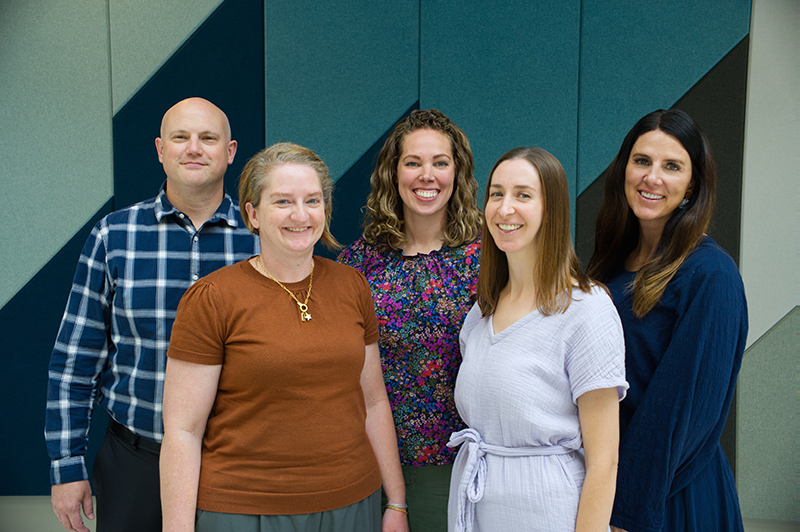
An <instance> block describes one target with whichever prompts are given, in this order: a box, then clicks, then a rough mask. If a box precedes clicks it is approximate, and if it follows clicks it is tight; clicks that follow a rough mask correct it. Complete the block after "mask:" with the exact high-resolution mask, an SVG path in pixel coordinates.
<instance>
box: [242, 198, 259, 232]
mask: <svg viewBox="0 0 800 532" xmlns="http://www.w3.org/2000/svg"><path fill="white" fill-rule="evenodd" d="M244 208H245V210H246V211H247V217H248V218H249V219H250V225H252V226H253V227H255V228H256V229H258V214H257V213H256V208H255V207H253V204H252V203H250V202H249V201H248V202H247V203H245V204H244Z"/></svg>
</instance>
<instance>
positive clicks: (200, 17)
mask: <svg viewBox="0 0 800 532" xmlns="http://www.w3.org/2000/svg"><path fill="white" fill-rule="evenodd" d="M220 3H222V0H182V1H179V2H175V1H172V2H164V1H163V0H136V2H131V1H129V0H108V15H109V16H108V20H109V24H110V27H111V31H110V36H111V70H112V75H111V82H112V83H111V90H112V94H113V98H114V112H116V111H119V110H120V108H122V106H123V105H125V103H127V101H128V100H129V99H130V98H131V97H132V96H133V95H134V94H136V92H137V91H138V89H139V88H141V86H142V85H144V84H145V83H146V82H147V81H148V80H149V79H150V76H152V75H153V74H154V73H155V72H156V71H157V70H158V69H159V68H160V67H161V65H163V64H164V62H165V61H166V60H167V59H169V57H170V56H171V55H172V53H173V52H174V51H175V50H176V49H177V48H178V47H179V46H180V45H181V44H182V43H183V42H184V41H185V40H186V39H187V38H189V37H190V36H192V34H193V33H194V31H195V30H196V29H197V27H198V26H199V25H200V24H201V23H202V22H203V21H204V20H205V19H206V17H208V15H209V14H210V13H211V12H213V11H214V10H215V9H216V8H217V7H218V6H219V5H220ZM212 46H216V44H211V43H209V47H212ZM195 60H196V61H197V63H195V64H196V65H198V64H203V62H204V60H205V53H203V54H202V55H201V56H198V57H197V58H195Z"/></svg>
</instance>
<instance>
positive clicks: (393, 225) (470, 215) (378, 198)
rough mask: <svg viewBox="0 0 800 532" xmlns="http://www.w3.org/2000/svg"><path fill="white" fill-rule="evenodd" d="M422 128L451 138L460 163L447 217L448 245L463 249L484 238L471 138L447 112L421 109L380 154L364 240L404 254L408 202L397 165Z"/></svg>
mask: <svg viewBox="0 0 800 532" xmlns="http://www.w3.org/2000/svg"><path fill="white" fill-rule="evenodd" d="M420 129H430V130H433V131H440V132H442V133H443V134H444V135H446V136H447V137H448V138H449V139H450V144H451V147H452V150H453V159H454V163H455V180H454V182H453V195H452V196H451V197H450V201H449V202H448V204H447V217H446V219H445V222H444V227H443V228H442V230H443V232H444V245H446V246H449V247H457V246H461V245H463V244H465V243H468V242H472V241H474V240H476V239H477V238H478V235H479V234H480V227H481V219H482V214H481V211H480V209H478V202H477V199H476V197H475V193H476V192H477V190H478V182H477V181H476V180H475V177H474V175H473V174H474V172H475V164H474V163H473V162H472V150H471V149H470V147H469V139H467V136H466V135H465V134H464V132H463V131H461V129H460V128H459V127H458V126H456V125H455V124H453V123H452V122H451V121H450V120H449V119H448V118H447V117H446V116H445V115H444V114H443V113H442V112H441V111H438V110H436V109H427V110H416V111H413V112H412V113H411V114H410V115H409V116H408V117H406V118H404V119H402V120H400V121H399V122H398V123H397V124H396V125H395V127H394V131H392V134H391V135H389V138H388V139H386V143H385V144H384V145H383V148H381V151H380V153H379V154H378V162H377V164H376V165H375V171H374V172H372V176H370V180H369V182H370V186H371V187H372V190H371V191H370V193H369V196H368V197H367V207H366V209H367V212H366V216H365V220H364V240H366V241H367V242H368V243H370V244H377V245H378V246H379V247H381V248H387V247H388V248H392V249H399V248H400V247H401V246H402V245H403V244H404V243H405V242H406V235H405V233H404V231H403V201H402V199H401V198H400V193H399V192H398V189H397V163H398V161H399V159H400V154H401V152H402V150H403V139H404V138H405V136H406V135H408V134H409V133H412V132H414V131H417V130H420Z"/></svg>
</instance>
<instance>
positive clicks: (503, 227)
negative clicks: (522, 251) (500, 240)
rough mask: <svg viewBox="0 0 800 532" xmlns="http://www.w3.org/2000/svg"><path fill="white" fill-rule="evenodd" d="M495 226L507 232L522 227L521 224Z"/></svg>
mask: <svg viewBox="0 0 800 532" xmlns="http://www.w3.org/2000/svg"><path fill="white" fill-rule="evenodd" d="M497 227H499V228H500V230H501V231H503V232H504V233H509V232H511V231H516V230H517V229H519V228H520V227H522V224H497Z"/></svg>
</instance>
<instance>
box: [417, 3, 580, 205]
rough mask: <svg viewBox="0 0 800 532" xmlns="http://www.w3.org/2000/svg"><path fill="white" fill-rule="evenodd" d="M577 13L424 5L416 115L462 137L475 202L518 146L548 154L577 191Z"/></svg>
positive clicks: (542, 6)
mask: <svg viewBox="0 0 800 532" xmlns="http://www.w3.org/2000/svg"><path fill="white" fill-rule="evenodd" d="M580 5H581V2H580V1H578V0H569V1H550V2H487V3H471V4H469V6H468V7H466V5H465V4H464V3H463V2H457V1H455V0H423V1H422V23H421V31H422V35H421V47H422V55H421V58H420V72H421V74H420V108H423V109H425V108H431V107H434V108H439V109H440V110H442V111H443V112H444V113H445V114H447V115H448V116H449V117H450V119H451V120H453V122H455V123H456V124H458V125H459V126H460V127H461V128H462V129H463V130H464V132H465V133H466V134H467V136H468V137H469V139H470V144H471V146H472V150H473V155H474V157H475V177H476V178H477V179H478V182H479V183H480V190H479V193H478V197H479V198H480V203H481V204H482V203H483V201H482V198H483V191H484V187H485V185H486V182H487V181H488V177H489V171H490V170H491V168H492V166H493V165H494V162H495V161H496V160H497V159H498V158H499V157H500V156H501V155H503V154H504V153H505V152H507V151H508V150H510V149H512V148H516V147H519V146H538V147H541V148H544V149H546V150H548V151H550V152H551V153H553V155H555V156H556V157H557V158H558V159H559V160H560V161H561V164H562V165H563V166H564V169H565V170H566V173H567V178H568V180H569V181H570V188H571V189H572V190H573V191H574V186H573V185H574V184H575V169H576V157H575V143H576V140H577V120H578V114H577V112H578V82H579V78H578V64H579V53H580V48H579V45H580V41H579V31H580ZM573 194H574V192H573ZM573 197H574V196H573ZM481 206H482V205H481Z"/></svg>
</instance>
